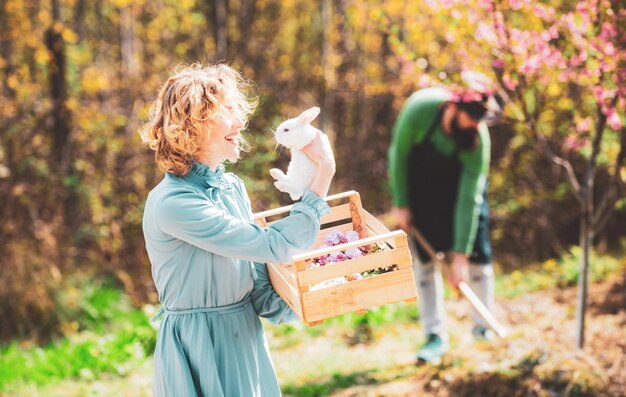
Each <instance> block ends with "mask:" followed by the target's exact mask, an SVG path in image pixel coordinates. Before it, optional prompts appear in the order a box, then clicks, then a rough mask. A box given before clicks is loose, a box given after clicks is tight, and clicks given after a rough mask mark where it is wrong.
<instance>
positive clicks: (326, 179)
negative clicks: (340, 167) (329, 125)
mask: <svg viewBox="0 0 626 397" xmlns="http://www.w3.org/2000/svg"><path fill="white" fill-rule="evenodd" d="M302 152H304V154H306V155H307V156H309V158H310V159H311V161H313V162H314V163H316V164H317V175H316V176H315V179H314V180H313V183H312V184H311V186H310V187H309V189H310V190H311V191H312V192H313V193H315V194H317V195H318V196H319V197H322V198H323V197H326V195H327V194H328V189H329V188H330V182H331V180H332V179H333V176H334V175H335V170H336V164H335V155H334V154H333V149H332V147H331V145H330V140H329V139H328V135H326V134H324V133H323V132H322V131H319V130H318V133H317V135H316V136H315V138H313V141H311V143H309V144H308V145H306V146H305V147H303V148H302Z"/></svg>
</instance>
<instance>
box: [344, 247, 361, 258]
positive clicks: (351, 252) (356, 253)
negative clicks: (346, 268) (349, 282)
mask: <svg viewBox="0 0 626 397" xmlns="http://www.w3.org/2000/svg"><path fill="white" fill-rule="evenodd" d="M346 256H347V257H348V258H350V259H354V258H360V257H362V256H363V252H361V250H360V249H358V248H349V249H347V250H346Z"/></svg>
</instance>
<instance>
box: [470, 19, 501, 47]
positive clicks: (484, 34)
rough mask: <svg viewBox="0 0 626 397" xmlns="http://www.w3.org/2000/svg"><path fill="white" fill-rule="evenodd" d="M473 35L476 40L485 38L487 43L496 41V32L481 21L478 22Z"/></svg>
mask: <svg viewBox="0 0 626 397" xmlns="http://www.w3.org/2000/svg"><path fill="white" fill-rule="evenodd" d="M474 35H475V36H476V38H477V39H478V40H485V41H486V42H487V43H489V44H495V43H496V42H497V41H498V36H496V32H494V31H493V29H492V28H491V26H489V25H487V24H486V23H484V22H483V21H480V22H479V23H478V27H477V28H476V31H475V32H474Z"/></svg>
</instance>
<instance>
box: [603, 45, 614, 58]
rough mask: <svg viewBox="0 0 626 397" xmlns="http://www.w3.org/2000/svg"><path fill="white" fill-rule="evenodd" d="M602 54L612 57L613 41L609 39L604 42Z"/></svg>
mask: <svg viewBox="0 0 626 397" xmlns="http://www.w3.org/2000/svg"><path fill="white" fill-rule="evenodd" d="M604 54H605V55H606V56H609V57H612V56H613V55H615V47H614V46H613V43H611V42H610V41H609V42H608V43H606V45H605V46H604Z"/></svg>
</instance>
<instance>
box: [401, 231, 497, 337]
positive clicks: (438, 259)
mask: <svg viewBox="0 0 626 397" xmlns="http://www.w3.org/2000/svg"><path fill="white" fill-rule="evenodd" d="M410 233H411V235H412V236H413V237H415V240H417V242H418V243H419V244H420V245H421V246H422V248H424V250H425V251H426V253H427V254H428V255H430V257H431V258H432V259H433V261H435V265H438V266H440V267H441V265H442V262H443V258H444V255H443V253H441V252H435V250H434V248H433V246H432V245H430V243H429V242H428V241H427V240H426V239H425V238H424V236H422V233H420V232H419V230H417V229H416V228H415V227H414V226H411V228H410ZM459 290H461V293H463V296H465V298H466V299H467V300H468V301H469V302H470V303H471V304H472V306H473V307H474V309H476V311H477V312H478V314H479V315H480V316H481V317H482V318H483V319H484V320H485V321H486V322H487V324H488V325H489V328H491V329H492V330H493V331H494V332H495V333H496V334H497V335H498V336H499V337H500V338H504V337H506V334H507V333H506V330H505V329H504V327H503V326H502V325H501V324H500V323H499V322H498V320H497V319H496V318H495V316H494V315H493V314H492V313H491V312H490V311H489V309H487V306H485V305H484V304H483V302H482V301H481V300H480V298H479V297H478V296H477V295H476V293H474V291H473V290H472V289H471V288H470V286H469V285H467V283H466V282H465V281H461V282H460V283H459Z"/></svg>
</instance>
